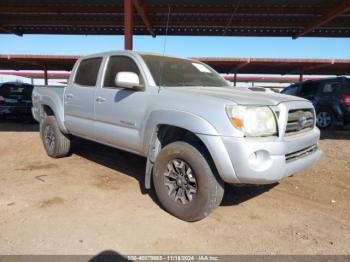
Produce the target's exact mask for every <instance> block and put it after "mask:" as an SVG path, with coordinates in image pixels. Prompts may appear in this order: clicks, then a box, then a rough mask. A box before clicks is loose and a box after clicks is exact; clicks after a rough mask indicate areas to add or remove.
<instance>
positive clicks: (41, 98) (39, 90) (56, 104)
mask: <svg viewBox="0 0 350 262" xmlns="http://www.w3.org/2000/svg"><path fill="white" fill-rule="evenodd" d="M65 87H66V86H53V85H48V86H34V90H33V94H32V101H33V108H32V113H33V117H34V119H35V120H36V121H39V120H40V111H39V110H40V106H41V104H42V103H43V102H44V103H45V104H47V105H51V108H55V109H58V108H61V109H62V110H63V99H64V98H63V96H64V90H65Z"/></svg>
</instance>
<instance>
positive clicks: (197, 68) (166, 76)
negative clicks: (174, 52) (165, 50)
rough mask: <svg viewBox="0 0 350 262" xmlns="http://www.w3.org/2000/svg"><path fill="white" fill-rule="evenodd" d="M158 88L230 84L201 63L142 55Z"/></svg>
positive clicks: (225, 85)
mask: <svg viewBox="0 0 350 262" xmlns="http://www.w3.org/2000/svg"><path fill="white" fill-rule="evenodd" d="M142 57H143V59H144V61H145V62H146V64H147V66H148V68H149V70H150V72H151V74H152V76H153V79H154V81H155V82H156V85H157V86H220V87H228V86H229V85H228V83H227V82H226V80H225V79H223V78H222V77H221V76H220V75H219V74H218V73H216V72H215V71H214V70H213V69H211V68H210V67H209V66H207V65H205V64H202V63H200V62H196V61H192V60H186V59H181V58H173V57H166V56H157V55H142Z"/></svg>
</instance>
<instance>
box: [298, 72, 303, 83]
mask: <svg viewBox="0 0 350 262" xmlns="http://www.w3.org/2000/svg"><path fill="white" fill-rule="evenodd" d="M299 82H303V73H300V75H299Z"/></svg>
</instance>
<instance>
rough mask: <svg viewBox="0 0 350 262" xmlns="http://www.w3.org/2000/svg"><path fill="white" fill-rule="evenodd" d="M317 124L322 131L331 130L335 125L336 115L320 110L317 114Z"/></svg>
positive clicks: (329, 111)
mask: <svg viewBox="0 0 350 262" xmlns="http://www.w3.org/2000/svg"><path fill="white" fill-rule="evenodd" d="M316 124H317V126H318V127H319V128H320V129H330V128H332V127H333V126H334V124H335V118H334V114H333V112H332V111H331V110H329V109H320V110H319V111H317V114H316Z"/></svg>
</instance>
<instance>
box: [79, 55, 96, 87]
mask: <svg viewBox="0 0 350 262" xmlns="http://www.w3.org/2000/svg"><path fill="white" fill-rule="evenodd" d="M101 62H102V58H101V57H96V58H88V59H85V60H82V61H81V62H80V64H79V67H78V70H77V73H76V75H75V81H74V82H75V83H76V84H78V85H81V86H92V87H93V86H96V82H97V76H98V71H99V69H100V66H101Z"/></svg>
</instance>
